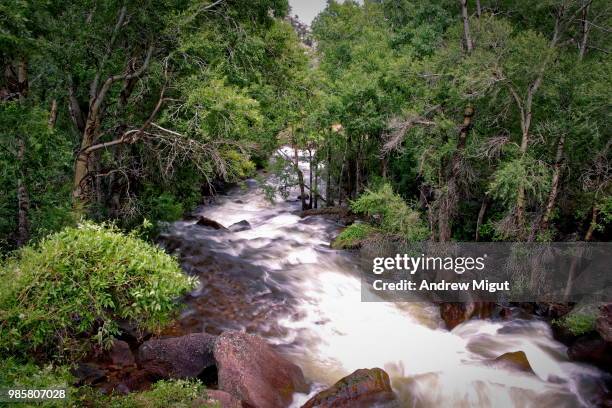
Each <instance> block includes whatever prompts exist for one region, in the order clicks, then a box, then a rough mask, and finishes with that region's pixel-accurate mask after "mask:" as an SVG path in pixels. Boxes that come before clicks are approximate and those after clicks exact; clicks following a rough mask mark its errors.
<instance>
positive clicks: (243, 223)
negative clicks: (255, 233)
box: [227, 220, 251, 232]
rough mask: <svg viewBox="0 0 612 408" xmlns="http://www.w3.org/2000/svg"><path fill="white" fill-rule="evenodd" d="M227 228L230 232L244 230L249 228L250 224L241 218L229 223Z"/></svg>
mask: <svg viewBox="0 0 612 408" xmlns="http://www.w3.org/2000/svg"><path fill="white" fill-rule="evenodd" d="M227 229H228V230H230V231H232V232H240V231H246V230H250V229H251V224H249V222H248V221H247V220H242V221H239V222H236V223H234V224H232V225H230V226H229V227H228V228H227Z"/></svg>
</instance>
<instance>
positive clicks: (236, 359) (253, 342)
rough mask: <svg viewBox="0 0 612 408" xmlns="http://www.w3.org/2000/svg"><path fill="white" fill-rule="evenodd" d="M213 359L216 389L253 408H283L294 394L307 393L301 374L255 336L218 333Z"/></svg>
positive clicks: (231, 332)
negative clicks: (216, 381)
mask: <svg viewBox="0 0 612 408" xmlns="http://www.w3.org/2000/svg"><path fill="white" fill-rule="evenodd" d="M214 357H215V360H216V362H217V370H218V380H219V389H220V390H222V391H226V392H228V393H230V394H232V395H234V396H235V397H237V398H239V399H241V400H242V401H244V402H245V403H247V404H250V405H253V406H255V407H262V408H263V407H265V408H285V407H287V406H288V405H289V404H290V403H291V400H292V398H293V393H294V392H306V391H307V390H308V385H307V384H306V381H305V380H304V375H303V374H302V370H301V369H300V368H299V367H298V366H297V365H295V364H293V363H291V362H290V361H288V360H287V359H285V358H284V357H283V356H281V355H280V354H279V353H278V352H276V351H275V350H274V349H272V348H271V347H270V346H269V345H268V344H267V343H266V342H265V341H264V340H263V339H261V338H260V337H257V336H255V335H252V334H247V333H243V332H237V331H226V332H224V333H222V334H221V335H220V336H219V338H218V340H217V342H216V344H215V348H214Z"/></svg>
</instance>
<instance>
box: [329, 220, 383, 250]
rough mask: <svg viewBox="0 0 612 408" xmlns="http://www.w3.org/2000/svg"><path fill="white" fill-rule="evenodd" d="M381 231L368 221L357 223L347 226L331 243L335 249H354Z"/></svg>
mask: <svg viewBox="0 0 612 408" xmlns="http://www.w3.org/2000/svg"><path fill="white" fill-rule="evenodd" d="M377 233H380V230H379V229H378V228H374V227H372V226H371V225H369V224H366V223H355V224H351V225H349V226H348V227H346V228H345V229H344V230H342V232H341V233H340V235H338V236H337V237H336V238H335V239H334V240H333V241H332V243H331V247H332V248H334V249H353V248H357V247H359V246H360V245H361V243H362V242H363V241H364V240H366V239H368V238H369V237H371V236H372V235H374V234H377Z"/></svg>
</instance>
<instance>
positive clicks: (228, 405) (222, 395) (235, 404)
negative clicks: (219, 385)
mask: <svg viewBox="0 0 612 408" xmlns="http://www.w3.org/2000/svg"><path fill="white" fill-rule="evenodd" d="M215 403H217V404H218V405H219V406H220V407H221V408H243V405H242V402H241V401H240V400H239V399H237V398H235V397H234V396H232V395H231V394H229V393H227V392H225V391H220V390H208V391H206V397H205V398H200V399H198V400H197V401H196V402H195V404H194V407H201V406H209V405H210V404H215Z"/></svg>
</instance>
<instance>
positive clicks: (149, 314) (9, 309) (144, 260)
mask: <svg viewBox="0 0 612 408" xmlns="http://www.w3.org/2000/svg"><path fill="white" fill-rule="evenodd" d="M0 279H1V280H2V282H4V283H3V285H2V286H0V318H1V323H0V325H1V331H0V353H3V354H8V355H16V356H28V355H30V356H31V355H36V356H37V357H38V358H42V359H43V360H47V359H60V360H61V359H63V358H65V357H72V358H77V357H79V355H82V354H83V353H85V352H87V351H89V350H90V349H91V347H92V346H96V347H103V346H109V345H110V343H111V342H112V339H113V336H114V335H116V334H117V333H118V328H117V325H116V320H117V319H124V318H125V319H131V320H133V321H134V322H136V324H138V325H139V326H140V327H141V328H143V329H147V330H156V329H159V328H160V327H162V326H163V325H165V324H167V322H168V321H169V319H170V318H171V316H172V315H173V312H174V311H175V309H176V307H177V304H176V302H175V299H176V298H177V297H178V296H180V295H181V294H183V293H184V292H185V291H187V290H189V289H190V288H192V287H193V285H194V284H195V281H194V279H193V278H189V277H187V276H186V275H184V274H183V273H182V271H181V269H180V268H179V266H178V263H177V262H176V260H175V259H174V258H172V257H171V256H169V255H167V254H166V253H164V252H163V251H162V250H161V249H160V248H157V247H155V246H152V245H150V244H148V243H146V242H144V241H142V240H140V239H138V238H136V237H135V236H134V235H124V234H122V233H120V232H119V231H118V230H117V229H116V228H114V227H112V226H107V225H95V224H93V223H89V222H88V223H84V224H82V225H80V226H79V227H77V228H66V229H64V230H63V231H61V232H59V233H56V234H53V235H50V236H48V237H47V238H45V239H43V240H42V241H41V242H40V243H39V244H37V245H36V246H30V247H25V248H24V249H22V250H20V251H19V252H18V253H17V255H16V256H14V257H13V258H10V259H8V260H7V261H6V262H5V264H4V265H3V266H1V267H0Z"/></svg>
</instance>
